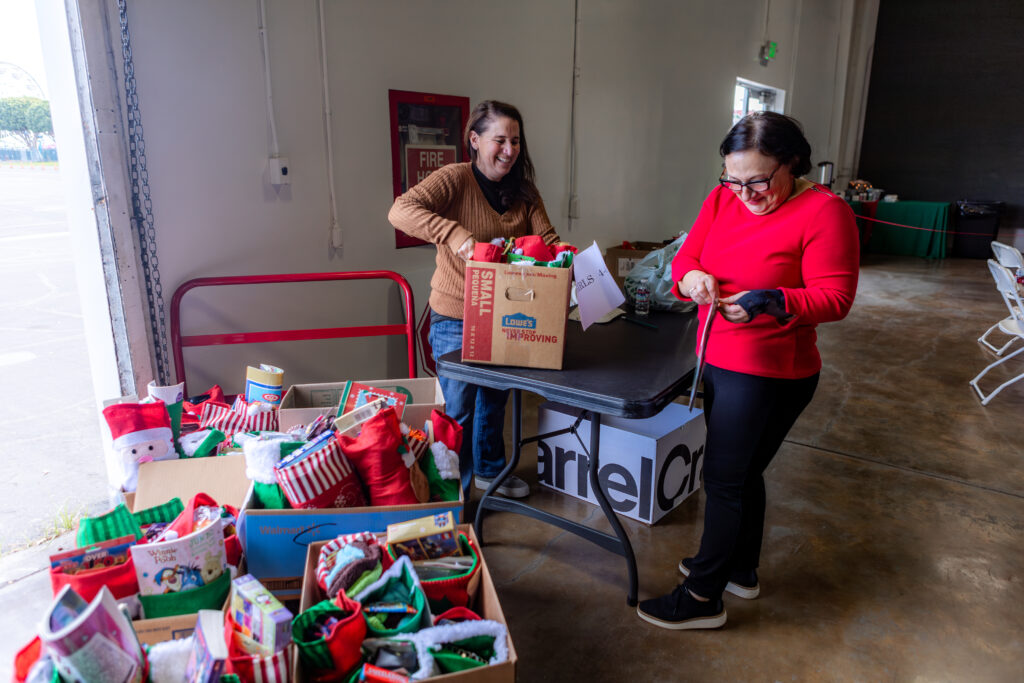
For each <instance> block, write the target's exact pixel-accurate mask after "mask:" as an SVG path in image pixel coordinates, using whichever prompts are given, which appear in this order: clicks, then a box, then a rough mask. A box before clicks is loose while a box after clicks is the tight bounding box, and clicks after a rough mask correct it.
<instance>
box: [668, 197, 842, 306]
mask: <svg viewBox="0 0 1024 683" xmlns="http://www.w3.org/2000/svg"><path fill="white" fill-rule="evenodd" d="M859 267H860V242H859V239H858V236H857V224H856V222H855V220H854V217H853V211H852V210H851V209H850V207H849V206H848V205H847V204H846V203H845V202H843V201H842V200H838V199H837V200H833V201H827V202H824V203H823V205H822V207H821V210H820V211H819V212H818V214H817V215H816V216H815V217H814V218H813V219H812V220H811V221H810V222H809V223H808V225H807V228H806V230H805V232H804V240H803V255H802V258H801V259H800V270H801V273H802V277H803V282H804V286H803V287H800V288H793V287H781V288H780V289H781V290H782V293H783V295H784V296H785V297H786V311H787V312H788V313H792V314H793V315H795V316H797V318H798V320H800V322H808V323H813V324H818V323H827V322H832V321H835V320H842V319H843V318H845V317H846V314H847V313H849V312H850V307H851V306H853V298H854V295H856V293H857V277H858V271H859ZM673 274H674V271H673Z"/></svg>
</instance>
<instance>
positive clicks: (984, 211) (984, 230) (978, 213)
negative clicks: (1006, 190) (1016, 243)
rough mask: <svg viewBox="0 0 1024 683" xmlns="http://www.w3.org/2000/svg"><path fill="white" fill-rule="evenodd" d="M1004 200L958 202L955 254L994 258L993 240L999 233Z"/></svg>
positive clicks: (966, 256)
mask: <svg viewBox="0 0 1024 683" xmlns="http://www.w3.org/2000/svg"><path fill="white" fill-rule="evenodd" d="M1002 213H1003V202H994V201H981V200H970V199H961V200H958V201H957V203H956V230H955V232H954V234H953V256H959V257H961V258H984V259H987V258H992V242H994V241H995V240H996V236H997V235H998V234H999V217H1000V216H1001V215H1002Z"/></svg>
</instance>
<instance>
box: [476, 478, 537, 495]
mask: <svg viewBox="0 0 1024 683" xmlns="http://www.w3.org/2000/svg"><path fill="white" fill-rule="evenodd" d="M492 481H494V477H481V476H480V475H479V474H478V475H476V476H474V477H473V485H474V486H475V487H477V488H478V489H480V490H481V491H486V490H487V489H488V488H490V486H491V482H492ZM495 493H497V494H499V495H502V496H505V497H506V498H526V497H527V496H528V495H530V485H529V484H527V483H526V482H525V481H523V480H522V479H520V478H519V477H517V476H516V475H514V474H510V475H509V476H507V477H505V481H503V482H501V486H499V487H498V488H497V490H495Z"/></svg>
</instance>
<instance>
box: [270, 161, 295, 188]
mask: <svg viewBox="0 0 1024 683" xmlns="http://www.w3.org/2000/svg"><path fill="white" fill-rule="evenodd" d="M267 163H268V167H269V169H270V184H271V185H291V182H292V181H291V176H290V175H289V173H290V172H291V169H290V168H289V166H288V157H270V159H269V160H268V162H267Z"/></svg>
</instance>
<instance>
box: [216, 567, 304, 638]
mask: <svg viewBox="0 0 1024 683" xmlns="http://www.w3.org/2000/svg"><path fill="white" fill-rule="evenodd" d="M229 609H230V610H231V616H232V618H234V620H235V623H236V624H237V625H238V626H237V630H238V632H239V633H241V634H242V635H244V636H246V637H247V638H250V639H252V640H253V641H255V643H256V644H257V645H256V647H258V649H259V652H254V653H253V654H261V655H264V656H268V655H272V654H274V653H275V652H278V651H279V650H282V649H284V647H285V646H286V645H288V643H290V642H291V640H292V617H293V615H292V613H291V612H290V611H289V610H288V608H286V607H285V606H284V605H282V604H281V602H280V601H279V600H278V599H277V598H275V597H274V596H273V595H272V594H271V592H270V591H269V590H267V589H266V588H265V587H264V586H263V584H262V583H260V582H259V581H258V580H257V579H256V577H254V576H252V575H251V574H246V575H245V576H239V577H238V578H237V579H235V580H234V581H232V582H231V602H230V607H229Z"/></svg>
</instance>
